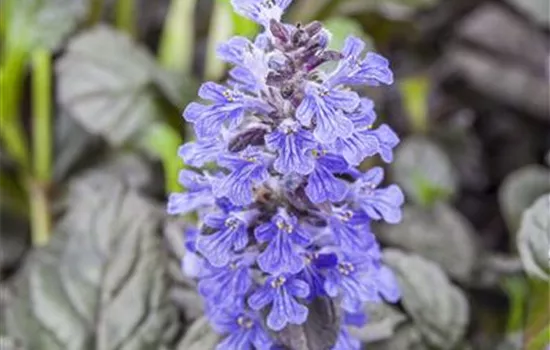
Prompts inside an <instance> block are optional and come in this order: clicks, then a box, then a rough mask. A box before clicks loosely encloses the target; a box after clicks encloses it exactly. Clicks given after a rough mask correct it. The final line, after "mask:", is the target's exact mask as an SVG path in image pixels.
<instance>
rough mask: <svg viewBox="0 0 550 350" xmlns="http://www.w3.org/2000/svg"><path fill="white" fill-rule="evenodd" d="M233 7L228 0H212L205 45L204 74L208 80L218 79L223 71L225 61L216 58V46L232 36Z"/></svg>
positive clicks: (233, 28)
mask: <svg viewBox="0 0 550 350" xmlns="http://www.w3.org/2000/svg"><path fill="white" fill-rule="evenodd" d="M233 15H234V13H233V9H232V7H231V4H230V3H229V1H225V0H223V1H222V0H217V1H214V9H213V11H212V18H211V19H210V30H209V33H208V43H207V47H206V68H205V76H206V77H207V78H208V79H209V80H219V79H221V77H222V76H223V74H224V73H225V67H226V66H225V62H224V61H222V60H220V59H219V58H218V55H217V54H216V50H217V48H218V46H219V45H220V44H221V43H223V42H225V41H227V40H229V38H231V37H232V36H233V33H234V30H235V26H234V17H233Z"/></svg>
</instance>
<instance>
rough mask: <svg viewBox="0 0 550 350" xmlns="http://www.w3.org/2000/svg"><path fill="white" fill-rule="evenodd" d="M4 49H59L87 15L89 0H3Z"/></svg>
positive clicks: (8, 50) (7, 50)
mask: <svg viewBox="0 0 550 350" xmlns="http://www.w3.org/2000/svg"><path fill="white" fill-rule="evenodd" d="M4 2H5V4H3V7H2V10H3V11H6V12H4V13H3V14H2V21H4V20H5V21H6V23H5V24H4V25H5V26H6V27H5V35H6V38H5V45H6V46H5V48H4V49H5V50H6V52H7V53H8V54H9V52H10V51H12V50H13V49H15V48H23V50H24V51H27V52H29V51H30V50H32V49H33V48H35V47H38V46H40V47H46V48H49V49H52V50H56V49H58V48H59V46H60V45H61V43H62V41H63V40H64V39H65V38H66V37H67V35H69V34H70V33H71V32H72V31H73V30H74V29H75V28H76V26H77V24H78V22H79V21H80V20H82V19H83V18H84V17H85V16H86V12H87V10H88V4H87V1H86V0H4Z"/></svg>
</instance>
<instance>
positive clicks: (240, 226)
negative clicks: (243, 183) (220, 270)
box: [197, 212, 255, 267]
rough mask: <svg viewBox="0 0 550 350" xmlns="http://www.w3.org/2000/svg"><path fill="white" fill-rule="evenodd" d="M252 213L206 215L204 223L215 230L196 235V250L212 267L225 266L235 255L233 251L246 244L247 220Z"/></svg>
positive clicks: (242, 247) (241, 248) (240, 248)
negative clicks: (211, 232)
mask: <svg viewBox="0 0 550 350" xmlns="http://www.w3.org/2000/svg"><path fill="white" fill-rule="evenodd" d="M254 215H255V213H254V212H242V213H236V214H226V213H217V214H209V215H207V216H206V217H205V218H204V223H205V224H206V225H207V226H208V227H210V228H212V229H215V230H216V231H215V232H214V233H213V234H210V235H208V236H206V235H201V236H199V237H198V239H197V251H199V252H200V253H201V254H202V255H204V257H205V258H206V259H207V260H208V262H209V263H210V264H212V265H213V266H214V267H223V266H227V265H228V264H229V262H230V261H232V259H233V258H234V257H235V252H237V251H240V250H243V249H244V248H245V247H246V245H247V244H248V233H247V228H248V221H249V220H250V218H251V217H252V216H254Z"/></svg>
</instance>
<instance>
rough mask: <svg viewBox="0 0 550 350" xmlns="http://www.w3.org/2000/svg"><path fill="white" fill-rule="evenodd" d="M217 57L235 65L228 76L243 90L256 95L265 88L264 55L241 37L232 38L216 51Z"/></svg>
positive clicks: (265, 64)
mask: <svg viewBox="0 0 550 350" xmlns="http://www.w3.org/2000/svg"><path fill="white" fill-rule="evenodd" d="M217 54H218V57H220V58H221V59H223V60H224V61H226V62H229V63H232V64H234V65H236V67H235V68H233V69H232V70H231V71H230V76H231V78H233V80H234V81H235V83H236V84H238V85H241V86H243V88H244V90H246V91H250V92H254V93H257V92H258V91H259V90H261V89H262V88H264V87H265V78H266V76H267V72H268V70H269V67H268V60H267V57H268V56H267V55H266V53H265V52H264V51H263V50H262V49H260V48H259V47H257V46H256V44H253V43H251V42H250V41H249V40H248V39H246V38H243V37H234V38H232V39H230V40H229V41H228V42H226V43H223V44H221V45H220V46H218V49H217Z"/></svg>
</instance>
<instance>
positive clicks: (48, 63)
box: [32, 49, 52, 184]
mask: <svg viewBox="0 0 550 350" xmlns="http://www.w3.org/2000/svg"><path fill="white" fill-rule="evenodd" d="M32 66H33V74H32V102H33V103H32V109H33V120H32V121H33V130H32V136H33V139H32V141H33V143H32V145H33V165H34V169H33V170H34V176H35V179H36V180H39V181H41V182H43V183H45V184H47V183H49V181H50V179H51V176H52V104H51V101H52V99H51V93H52V78H51V73H52V58H51V54H50V52H49V51H48V50H46V49H37V50H36V51H35V52H33V55H32Z"/></svg>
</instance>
